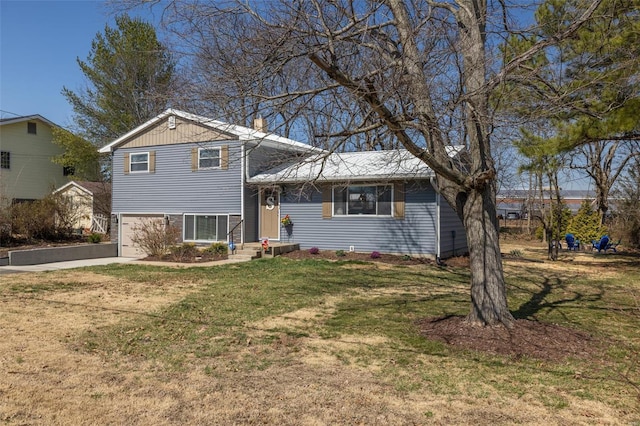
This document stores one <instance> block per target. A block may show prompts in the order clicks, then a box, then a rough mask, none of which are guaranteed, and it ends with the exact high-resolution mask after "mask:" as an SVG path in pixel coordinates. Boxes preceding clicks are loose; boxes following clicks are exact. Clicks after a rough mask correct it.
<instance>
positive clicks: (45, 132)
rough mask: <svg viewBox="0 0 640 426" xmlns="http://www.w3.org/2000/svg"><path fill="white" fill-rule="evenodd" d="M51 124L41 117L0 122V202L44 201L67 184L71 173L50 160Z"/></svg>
mask: <svg viewBox="0 0 640 426" xmlns="http://www.w3.org/2000/svg"><path fill="white" fill-rule="evenodd" d="M53 127H55V124H54V123H52V122H51V121H49V120H47V119H46V118H44V117H42V116H41V115H37V114H36V115H29V116H23V117H14V118H3V119H0V203H10V202H12V201H13V202H19V201H31V200H38V199H41V198H44V197H45V196H46V195H47V194H49V193H50V192H51V191H52V190H53V189H54V188H57V187H59V186H60V185H62V184H64V183H66V182H68V180H69V178H68V176H69V175H70V174H71V170H69V169H67V168H64V167H62V166H61V165H59V164H56V163H54V162H53V161H52V158H53V157H55V156H57V155H60V154H62V152H63V150H62V148H61V147H60V146H58V145H56V144H54V143H53V136H52V133H51V129H52V128H53Z"/></svg>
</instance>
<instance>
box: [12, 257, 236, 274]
mask: <svg viewBox="0 0 640 426" xmlns="http://www.w3.org/2000/svg"><path fill="white" fill-rule="evenodd" d="M238 262H246V260H244V259H226V260H217V261H214V262H206V263H175V262H149V261H145V260H139V259H136V258H133V257H102V258H98V259H82V260H71V261H68V262H54V263H43V264H40V265H25V266H17V265H15V266H14V265H8V266H0V275H4V274H15V273H18V272H43V271H57V270H59V269H72V268H82V267H85V266H99V265H109V264H111V263H131V264H135V265H152V266H165V267H173V268H193V267H201V268H202V267H207V266H214V265H224V264H226V263H238Z"/></svg>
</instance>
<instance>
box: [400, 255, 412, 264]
mask: <svg viewBox="0 0 640 426" xmlns="http://www.w3.org/2000/svg"><path fill="white" fill-rule="evenodd" d="M402 260H404V261H406V262H408V261H410V260H412V259H411V256H409V255H408V254H405V255H404V256H402Z"/></svg>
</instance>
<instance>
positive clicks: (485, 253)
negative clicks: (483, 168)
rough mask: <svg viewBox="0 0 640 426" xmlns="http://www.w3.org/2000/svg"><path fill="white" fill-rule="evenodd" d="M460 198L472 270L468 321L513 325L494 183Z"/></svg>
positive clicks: (479, 323) (480, 323)
mask: <svg viewBox="0 0 640 426" xmlns="http://www.w3.org/2000/svg"><path fill="white" fill-rule="evenodd" d="M457 201H458V202H457V204H458V208H459V209H460V210H459V211H460V212H461V213H462V221H463V223H464V227H465V229H466V233H467V244H468V246H469V260H470V269H471V312H470V313H469V315H468V316H467V320H468V321H469V322H470V323H472V324H476V325H482V326H484V325H496V324H502V325H505V326H507V327H510V326H511V325H512V324H513V321H514V319H513V316H512V315H511V312H509V308H508V307H507V296H506V288H505V282H504V274H503V270H502V255H501V254H500V242H499V239H498V235H499V231H498V230H499V228H498V226H499V224H498V218H497V214H496V213H497V212H496V203H495V197H494V195H493V193H492V190H491V185H487V187H486V188H485V189H484V190H483V191H476V190H473V191H469V192H463V193H460V194H459V195H458V200H457Z"/></svg>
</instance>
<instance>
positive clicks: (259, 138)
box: [98, 108, 322, 153]
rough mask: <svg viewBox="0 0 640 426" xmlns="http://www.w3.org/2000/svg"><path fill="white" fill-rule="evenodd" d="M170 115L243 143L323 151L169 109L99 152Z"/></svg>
mask: <svg viewBox="0 0 640 426" xmlns="http://www.w3.org/2000/svg"><path fill="white" fill-rule="evenodd" d="M170 115H175V116H176V117H181V118H183V119H185V120H190V121H194V122H196V123H199V124H201V125H203V126H207V127H209V128H211V129H213V130H217V131H219V132H223V133H229V134H232V135H234V136H237V137H238V139H239V140H241V141H256V142H258V143H260V144H265V145H267V146H273V147H278V148H289V149H292V150H294V151H299V152H321V151H322V150H320V149H318V148H315V147H312V146H311V145H307V144H305V143H302V142H298V141H294V140H292V139H288V138H284V137H282V136H278V135H275V134H272V133H263V132H259V131H257V130H254V129H251V128H248V127H244V126H238V125H235V124H229V123H225V122H223V121H218V120H213V119H211V118H207V117H203V116H200V115H196V114H191V113H188V112H184V111H180V110H177V109H173V108H169V109H168V110H166V111H164V112H163V113H162V114H160V115H158V116H156V117H154V118H152V119H151V120H149V121H147V122H146V123H144V124H141V125H140V126H138V127H136V128H135V129H133V130H131V131H130V132H128V133H126V134H124V135H122V136H120V137H119V138H118V139H116V140H114V141H113V142H111V143H110V144H108V145H105V146H103V147H102V148H100V149H99V150H98V152H101V153H109V152H112V151H113V150H114V149H116V148H117V147H118V145H120V144H122V143H124V142H125V141H126V140H128V139H129V138H131V137H132V136H134V135H136V134H138V133H140V132H142V131H144V130H145V129H146V128H148V127H150V126H153V125H154V124H156V123H157V122H159V121H162V120H164V119H165V118H166V117H168V116H170Z"/></svg>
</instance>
